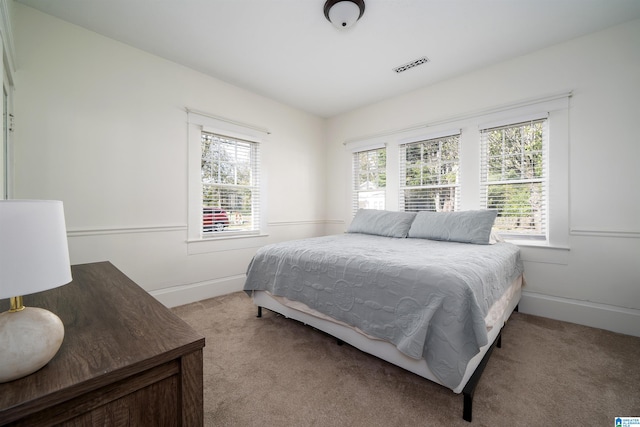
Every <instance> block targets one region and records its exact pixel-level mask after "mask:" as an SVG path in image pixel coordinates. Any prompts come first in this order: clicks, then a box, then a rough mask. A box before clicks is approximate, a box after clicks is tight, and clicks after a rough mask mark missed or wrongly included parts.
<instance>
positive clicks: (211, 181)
mask: <svg viewBox="0 0 640 427" xmlns="http://www.w3.org/2000/svg"><path fill="white" fill-rule="evenodd" d="M201 177H202V205H203V207H202V232H203V235H205V236H207V235H208V236H213V235H215V236H219V235H220V233H225V234H227V233H253V232H258V231H259V227H260V194H259V189H260V182H259V177H260V157H259V144H258V143H257V142H252V141H246V140H242V139H238V138H232V137H228V136H224V135H217V134H214V133H209V132H202V135H201Z"/></svg>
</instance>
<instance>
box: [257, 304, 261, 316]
mask: <svg viewBox="0 0 640 427" xmlns="http://www.w3.org/2000/svg"><path fill="white" fill-rule="evenodd" d="M256 317H262V307H260V306H258V315H257V316H256Z"/></svg>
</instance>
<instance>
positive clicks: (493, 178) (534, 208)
mask: <svg viewBox="0 0 640 427" xmlns="http://www.w3.org/2000/svg"><path fill="white" fill-rule="evenodd" d="M480 133H481V164H480V172H481V177H480V196H481V206H482V207H483V208H487V209H497V210H498V216H497V218H496V222H495V226H494V228H495V229H496V230H497V231H498V232H499V233H500V234H501V235H502V236H503V237H507V238H509V237H511V238H518V239H546V237H547V220H548V218H547V209H548V208H547V145H548V131H547V119H546V118H545V119H539V120H532V121H527V122H523V123H516V124H510V125H506V126H500V127H493V128H485V129H481V130H480Z"/></svg>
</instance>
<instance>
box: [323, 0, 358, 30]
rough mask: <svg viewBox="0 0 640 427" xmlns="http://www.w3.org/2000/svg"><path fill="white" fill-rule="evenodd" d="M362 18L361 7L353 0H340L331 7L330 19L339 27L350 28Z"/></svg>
mask: <svg viewBox="0 0 640 427" xmlns="http://www.w3.org/2000/svg"><path fill="white" fill-rule="evenodd" d="M358 18H360V8H359V7H358V5H357V4H355V3H354V2H352V1H340V2H338V3H336V4H334V5H333V6H331V9H329V20H330V21H331V23H332V24H333V25H334V26H335V27H336V28H339V29H343V28H349V27H350V26H352V25H353V24H355V23H356V21H357V20H358Z"/></svg>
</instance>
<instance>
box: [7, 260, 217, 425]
mask: <svg viewBox="0 0 640 427" xmlns="http://www.w3.org/2000/svg"><path fill="white" fill-rule="evenodd" d="M72 276H73V281H72V282H71V283H69V284H68V285H65V286H62V287H59V288H56V289H52V290H49V291H46V292H41V293H37V294H33V295H25V296H24V304H25V305H26V306H32V307H42V308H46V309H48V310H50V311H52V312H53V313H55V314H57V315H58V316H59V317H60V319H61V320H62V322H63V323H64V326H65V337H64V341H63V343H62V346H61V347H60V350H59V351H58V353H57V354H56V356H55V357H54V358H53V359H52V360H51V361H50V362H49V363H48V364H47V365H46V366H45V367H44V368H42V369H40V370H39V371H37V372H35V373H33V374H31V375H29V376H26V377H24V378H20V379H18V380H15V381H11V382H8V383H4V384H0V425H29V426H34V425H58V424H61V425H65V424H66V425H118V426H121V425H123V426H126V425H167V426H173V425H175V426H180V425H183V426H189V427H191V426H201V425H202V423H203V406H202V395H203V391H202V348H203V347H204V337H203V336H201V335H200V334H198V333H197V332H195V331H194V330H193V329H192V328H191V327H190V326H189V325H187V324H186V323H185V322H184V321H182V320H181V319H180V318H178V317H177V316H176V315H174V314H173V313H172V312H171V311H170V310H169V309H167V308H166V307H165V306H163V305H162V304H161V303H160V302H158V301H157V300H156V299H155V298H153V297H152V296H150V295H149V294H148V293H147V292H146V291H144V290H143V289H142V288H140V287H139V286H138V285H136V284H135V283H134V282H133V281H132V280H131V279H129V278H128V277H127V276H125V275H124V274H123V273H122V272H121V271H119V270H118V269H117V268H115V267H114V266H113V265H112V264H111V263H109V262H101V263H92V264H83V265H75V266H72ZM8 308H9V307H8V300H3V301H0V312H2V311H6V310H7V309H8ZM0 363H1V361H0Z"/></svg>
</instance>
